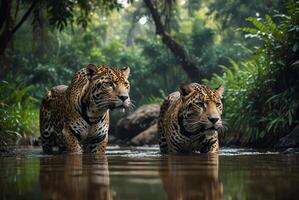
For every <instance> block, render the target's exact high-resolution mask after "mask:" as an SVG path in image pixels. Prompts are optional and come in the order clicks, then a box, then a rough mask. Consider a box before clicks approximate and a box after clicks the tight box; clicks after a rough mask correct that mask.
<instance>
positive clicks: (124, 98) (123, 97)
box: [117, 95, 129, 101]
mask: <svg viewBox="0 0 299 200" xmlns="http://www.w3.org/2000/svg"><path fill="white" fill-rule="evenodd" d="M117 97H118V98H119V99H120V100H122V101H125V100H127V99H128V98H129V97H128V96H122V95H120V96H117Z"/></svg>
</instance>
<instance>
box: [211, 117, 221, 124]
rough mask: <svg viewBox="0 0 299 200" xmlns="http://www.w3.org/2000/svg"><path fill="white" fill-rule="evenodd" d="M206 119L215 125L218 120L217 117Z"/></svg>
mask: <svg viewBox="0 0 299 200" xmlns="http://www.w3.org/2000/svg"><path fill="white" fill-rule="evenodd" d="M208 119H209V120H210V122H212V123H213V124H215V123H216V122H217V121H218V120H219V118H218V117H208Z"/></svg>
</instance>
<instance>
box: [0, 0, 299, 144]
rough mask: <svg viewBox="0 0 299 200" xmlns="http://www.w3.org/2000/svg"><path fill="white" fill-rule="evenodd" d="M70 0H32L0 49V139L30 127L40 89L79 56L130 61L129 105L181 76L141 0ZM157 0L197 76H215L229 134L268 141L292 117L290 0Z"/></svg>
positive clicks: (63, 77) (34, 125)
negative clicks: (197, 69) (198, 72)
mask: <svg viewBox="0 0 299 200" xmlns="http://www.w3.org/2000/svg"><path fill="white" fill-rule="evenodd" d="M12 2H13V3H12V4H13V5H12V10H13V11H15V10H16V9H17V8H18V7H16V6H17V5H18V6H19V7H20V8H18V13H19V15H22V14H25V13H26V10H27V9H28V7H30V5H31V4H30V3H31V1H24V2H23V1H21V3H20V4H16V2H14V1H12ZM34 2H35V1H32V3H34ZM55 2H56V1H55ZM78 2H81V4H80V3H78V4H73V3H72V1H65V4H66V5H65V6H61V5H60V6H58V5H56V4H54V3H53V2H52V1H44V3H40V5H39V7H37V8H35V9H34V11H33V12H32V13H31V15H30V16H29V17H28V19H27V20H26V21H24V23H23V24H22V26H21V27H20V28H19V29H18V30H17V31H16V32H15V33H14V35H13V36H12V39H11V41H10V42H9V44H8V46H7V48H6V49H5V52H4V53H3V54H2V55H1V56H0V67H1V71H0V77H1V80H4V82H1V94H0V106H1V107H0V109H1V110H0V112H1V117H2V116H3V117H2V119H1V121H0V141H1V144H0V145H3V144H4V143H7V142H8V141H7V140H3V138H11V139H9V140H10V141H13V142H14V141H15V139H16V138H17V136H18V135H22V134H34V135H38V107H39V102H40V99H41V98H42V96H43V94H44V93H45V91H46V90H47V89H49V88H51V87H52V86H55V85H58V84H68V83H69V82H70V80H71V77H72V74H73V73H74V72H75V71H77V70H78V69H80V68H82V67H84V66H85V65H86V64H88V63H96V64H106V65H111V66H117V67H123V66H130V67H131V69H132V70H131V71H132V75H131V87H132V92H131V96H132V99H133V100H135V104H136V105H137V106H138V105H142V104H145V103H153V102H161V100H162V98H163V96H165V95H166V94H167V93H169V92H171V91H174V90H175V89H176V88H177V87H178V85H179V84H180V83H182V82H185V83H188V82H190V79H189V78H190V77H188V75H187V74H186V71H185V70H184V69H183V68H182V65H181V64H180V63H179V62H178V60H177V58H176V57H175V56H174V54H173V52H172V51H170V49H169V48H168V46H167V45H165V44H164V43H163V41H162V40H161V37H160V36H157V35H156V32H155V28H156V27H155V23H153V20H152V16H151V14H150V13H149V11H148V9H147V7H146V5H145V4H144V2H143V1H129V2H127V1H103V0H101V1H100V0H99V1H90V2H91V3H90V4H84V3H82V2H85V1H78ZM87 2H89V1H87ZM111 2H113V3H111ZM159 2H160V3H159V5H158V4H157V6H158V8H159V12H160V13H161V19H163V22H164V25H165V30H166V31H167V32H168V33H169V35H170V36H171V37H172V38H173V39H174V40H175V41H177V42H178V43H179V44H180V45H181V46H182V47H183V49H184V50H185V51H186V52H187V54H188V55H189V56H190V59H192V61H193V62H194V63H195V65H196V66H198V67H200V68H201V69H203V70H204V72H205V78H206V79H209V80H210V79H212V80H211V81H207V80H206V83H208V84H210V85H212V86H216V85H218V84H219V82H224V84H225V87H226V92H225V96H224V99H225V100H224V101H225V115H224V118H225V119H226V121H227V127H228V131H227V135H228V136H229V138H232V137H238V138H242V141H243V142H248V141H250V142H256V141H264V140H267V141H273V140H272V139H273V138H276V139H277V138H279V137H281V136H282V135H285V134H287V133H288V132H289V131H290V130H291V129H292V128H293V126H294V124H295V121H296V120H298V100H297V99H298V95H296V94H297V93H298V85H299V84H298V80H299V78H298V65H296V64H294V63H295V62H296V61H297V60H298V55H299V53H298V46H299V43H298V40H299V39H298V36H297V35H298V30H299V28H298V24H299V22H298V2H297V3H295V1H292V0H290V1H288V4H287V3H286V1H278V0H273V1H267V2H264V1H258V0H256V1H241V0H239V1H213V0H210V1H193V0H189V1H179V0H178V1H159ZM14 3H15V4H14ZM160 4H161V5H160ZM68 7H69V9H67V8H68ZM59 8H60V10H59ZM0 9H1V6H0ZM12 13H14V12H12ZM15 13H17V12H15ZM58 13H61V15H60V14H58ZM259 17H262V18H259ZM19 18H20V17H19ZM15 19H17V18H16V17H15ZM246 19H247V20H246ZM0 27H1V24H0ZM243 27H247V28H243ZM256 47H258V48H256ZM213 74H214V75H213ZM198 82H201V80H198ZM296 91H297V92H296ZM296 113H297V114H296ZM8 135H10V136H11V137H8ZM261 139H262V140H261Z"/></svg>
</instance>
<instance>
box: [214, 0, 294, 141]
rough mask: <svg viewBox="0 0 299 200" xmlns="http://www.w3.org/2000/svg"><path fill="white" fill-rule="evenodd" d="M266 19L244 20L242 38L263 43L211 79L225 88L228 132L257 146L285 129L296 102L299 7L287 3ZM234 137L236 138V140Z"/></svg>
mask: <svg viewBox="0 0 299 200" xmlns="http://www.w3.org/2000/svg"><path fill="white" fill-rule="evenodd" d="M275 18H276V19H275V21H277V23H275V22H273V19H272V18H271V17H270V16H269V15H266V16H265V18H253V17H249V18H247V21H249V22H251V23H252V26H251V27H245V28H243V29H242V30H243V31H245V32H246V33H247V34H246V35H245V37H248V38H255V39H257V40H260V41H261V42H262V45H261V46H259V48H258V49H256V50H254V52H253V54H252V56H251V57H250V58H249V59H245V60H244V61H242V62H238V63H240V64H238V63H237V62H235V61H233V60H230V65H229V66H222V68H223V70H224V74H223V75H222V76H219V75H216V74H215V75H214V77H213V79H212V80H213V81H212V83H213V82H214V84H215V82H217V81H218V82H219V81H220V82H224V84H225V85H226V88H227V92H226V95H225V106H226V109H227V110H228V111H229V112H226V113H225V116H226V120H227V122H228V124H229V129H230V131H233V132H235V133H237V134H231V136H236V135H237V136H238V138H237V140H239V141H240V142H243V143H244V142H250V143H254V144H259V145H261V146H265V143H266V145H269V144H273V143H274V142H276V141H277V139H278V138H280V137H281V136H284V135H285V134H286V133H289V132H290V131H291V130H292V128H294V125H295V123H296V120H298V114H299V113H298V111H299V101H298V91H299V73H298V67H299V65H298V64H299V63H298V61H299V60H298V59H299V41H298V39H299V38H298V35H299V10H298V3H297V4H295V3H294V2H292V1H289V2H288V7H287V13H286V14H278V15H276V16H275ZM235 139H236V138H235Z"/></svg>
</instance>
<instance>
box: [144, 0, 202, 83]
mask: <svg viewBox="0 0 299 200" xmlns="http://www.w3.org/2000/svg"><path fill="white" fill-rule="evenodd" d="M144 3H145V5H146V6H147V8H148V9H149V11H150V13H151V15H152V18H153V20H154V22H155V25H156V33H157V34H158V35H160V37H161V39H162V42H163V43H164V44H165V45H166V46H167V47H168V48H169V49H170V51H171V52H172V53H173V54H174V56H175V57H176V59H177V61H178V62H179V63H180V64H181V66H182V68H183V70H184V71H185V72H186V74H187V76H188V77H189V78H190V79H191V80H192V81H196V82H200V81H201V79H203V78H205V77H206V73H205V71H204V70H203V69H202V68H200V67H199V66H197V65H196V63H195V62H194V60H193V59H192V58H191V57H190V56H189V55H188V53H187V52H186V50H185V49H184V47H183V46H181V45H180V44H179V43H178V42H177V41H175V40H174V39H173V38H172V37H171V36H170V34H169V33H168V32H167V31H166V29H165V26H164V25H163V24H162V21H161V16H160V14H159V13H158V8H157V7H155V6H154V4H153V2H152V1H151V0H144Z"/></svg>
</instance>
